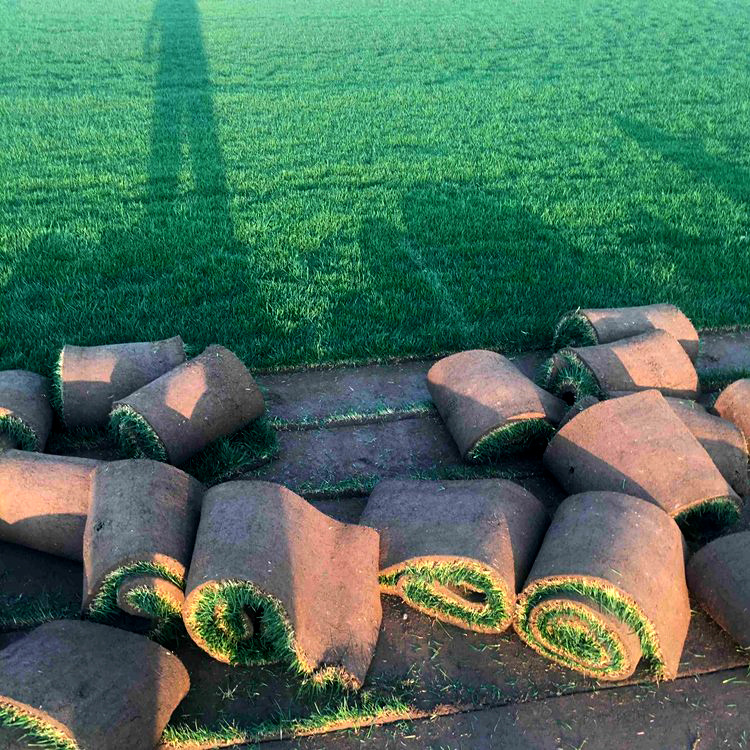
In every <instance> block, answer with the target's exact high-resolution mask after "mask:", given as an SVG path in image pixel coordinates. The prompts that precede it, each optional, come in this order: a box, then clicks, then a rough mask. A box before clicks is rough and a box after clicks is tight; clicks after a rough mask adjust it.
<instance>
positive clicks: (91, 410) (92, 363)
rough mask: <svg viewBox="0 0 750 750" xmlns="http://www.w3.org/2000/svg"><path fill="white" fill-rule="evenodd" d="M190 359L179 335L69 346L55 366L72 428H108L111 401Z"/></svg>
mask: <svg viewBox="0 0 750 750" xmlns="http://www.w3.org/2000/svg"><path fill="white" fill-rule="evenodd" d="M184 361H185V346H184V344H183V343H182V339H181V338H180V337H179V336H175V337H174V338H171V339H164V340H163V341H139V342H135V343H128V344H108V345H106V346H71V345H70V344H68V345H66V346H65V347H64V348H63V349H62V351H61V352H60V356H59V359H58V362H57V368H56V371H55V391H56V396H57V399H58V401H59V403H58V406H59V408H60V413H61V415H62V418H63V421H64V422H65V425H66V426H67V427H68V428H77V427H89V428H97V427H104V426H105V425H106V424H107V420H108V418H109V412H110V409H111V408H112V403H113V402H114V401H116V400H117V399H119V398H123V397H125V396H127V395H128V394H130V393H132V392H133V391H136V390H138V388H141V387H142V386H144V385H146V384H147V383H150V382H151V381H152V380H156V378H158V377H159V376H160V375H163V374H164V373H165V372H169V370H171V369H173V368H175V367H177V366H178V365H181V364H182V363H183V362H184Z"/></svg>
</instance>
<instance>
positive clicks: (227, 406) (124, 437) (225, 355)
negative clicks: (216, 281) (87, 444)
mask: <svg viewBox="0 0 750 750" xmlns="http://www.w3.org/2000/svg"><path fill="white" fill-rule="evenodd" d="M264 410H265V404H264V401H263V395H262V393H261V392H260V389H259V388H258V386H257V385H256V383H255V381H254V380H253V377H252V375H250V373H249V371H248V369H247V368H246V367H245V365H244V364H243V363H242V362H241V361H240V360H239V359H238V358H237V357H236V356H235V355H234V354H233V353H232V352H230V351H229V349H225V348H224V347H223V346H209V347H208V348H207V349H206V350H205V351H204V352H203V353H202V354H200V355H199V356H198V357H196V358H195V359H192V360H190V361H188V362H186V363H185V364H183V365H181V366H180V367H177V368H175V369H174V370H171V371H170V372H168V373H166V374H165V375H162V376H161V377H160V378H157V379H156V380H154V381H153V382H151V383H149V384H148V385H146V386H144V387H143V388H141V389H139V390H137V391H135V393H131V394H130V395H129V396H128V397H127V398H123V399H121V400H119V401H117V402H116V403H115V404H114V405H113V409H112V413H111V415H110V425H111V428H112V431H113V433H114V435H115V437H116V439H117V441H118V443H119V445H120V447H121V449H122V450H123V451H124V452H125V453H126V455H129V456H132V457H133V458H152V459H155V460H157V461H167V462H169V463H171V464H176V465H179V464H182V463H184V462H185V461H187V460H188V459H189V458H190V457H191V456H194V455H195V454H196V453H198V452H199V451H201V450H202V449H203V448H205V447H206V446H207V445H209V444H210V443H212V442H213V441H214V440H216V439H217V438H220V437H223V436H225V435H231V434H232V433H234V432H236V431H237V430H239V429H240V428H241V427H244V426H245V425H246V424H248V423H249V422H251V421H252V420H254V419H257V418H258V417H260V416H261V415H262V414H263V411H264Z"/></svg>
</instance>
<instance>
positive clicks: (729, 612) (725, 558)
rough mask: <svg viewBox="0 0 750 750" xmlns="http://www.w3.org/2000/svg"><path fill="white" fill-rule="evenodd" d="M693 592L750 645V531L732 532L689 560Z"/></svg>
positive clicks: (740, 640)
mask: <svg viewBox="0 0 750 750" xmlns="http://www.w3.org/2000/svg"><path fill="white" fill-rule="evenodd" d="M687 581H688V588H689V589H690V593H691V594H692V595H693V596H694V597H695V599H696V600H697V601H698V603H699V604H700V605H701V606H702V607H703V609H705V610H706V612H708V614H709V615H711V617H712V618H713V619H714V620H716V622H718V623H719V625H721V627H722V628H724V630H726V631H727V633H729V635H731V636H732V638H734V640H736V641H737V643H739V645H740V646H741V647H742V648H747V649H750V531H742V532H740V533H739V534H728V535H727V536H723V537H720V538H719V539H715V540H714V541H713V542H711V543H709V544H707V545H706V546H705V547H702V548H701V549H699V550H698V551H697V552H696V553H695V554H694V555H693V556H692V557H691V558H690V561H689V562H688V566H687Z"/></svg>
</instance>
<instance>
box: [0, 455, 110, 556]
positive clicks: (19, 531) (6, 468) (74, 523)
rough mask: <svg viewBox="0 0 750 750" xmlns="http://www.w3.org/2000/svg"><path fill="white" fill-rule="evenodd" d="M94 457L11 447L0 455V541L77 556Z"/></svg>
mask: <svg viewBox="0 0 750 750" xmlns="http://www.w3.org/2000/svg"><path fill="white" fill-rule="evenodd" d="M100 465H101V464H100V462H99V461H93V460H91V459H86V458H70V457H68V456H49V455H45V454H42V453H28V452H25V451H18V450H11V451H8V452H7V453H3V454H0V539H2V541H4V542H11V543H13V544H20V545H23V546H24V547H31V548H32V549H36V550H40V551H41V552H48V553H49V554H51V555H57V556H59V557H67V558H68V559H70V560H78V561H80V560H82V556H83V532H84V528H85V526H86V515H87V513H88V508H89V503H90V500H91V492H92V488H93V477H94V472H95V471H96V468H97V467H98V466H100Z"/></svg>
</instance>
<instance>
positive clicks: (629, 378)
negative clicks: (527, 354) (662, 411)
mask: <svg viewBox="0 0 750 750" xmlns="http://www.w3.org/2000/svg"><path fill="white" fill-rule="evenodd" d="M542 384H543V385H544V386H545V387H546V388H548V389H549V390H550V391H552V392H553V393H555V394H556V395H558V396H559V397H560V398H563V399H565V400H568V401H571V402H573V401H578V400H580V399H582V398H584V397H585V396H595V397H597V398H599V397H607V396H614V395H618V394H621V393H631V392H634V391H643V390H650V389H653V388H655V389H657V390H659V391H661V392H662V393H663V394H664V395H665V396H676V397H678V398H689V399H695V398H697V397H698V394H699V393H700V384H699V382H698V373H697V372H696V370H695V367H694V366H693V363H692V362H691V361H690V357H688V355H687V354H686V353H685V350H684V349H683V348H682V347H681V346H680V344H679V342H678V341H677V339H675V338H674V336H672V335H671V334H669V333H667V332H666V331H652V332H651V333H644V334H641V335H639V336H633V337H631V338H629V339H621V340H619V341H614V342H612V343H609V344H599V345H597V346H582V347H574V348H566V349H561V350H560V351H559V352H557V354H553V355H552V357H551V358H550V359H549V360H548V361H547V362H546V363H545V364H544V366H543V375H542Z"/></svg>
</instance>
